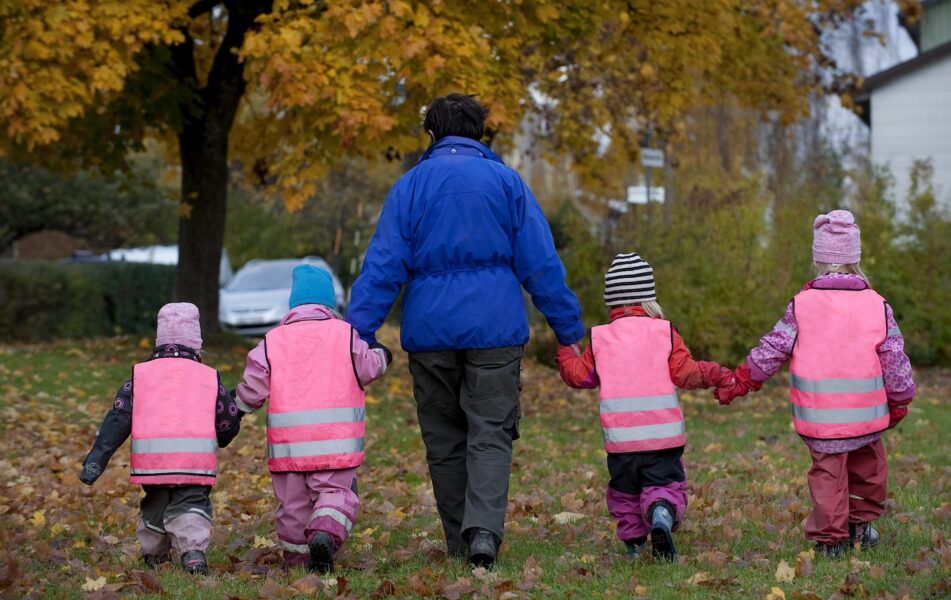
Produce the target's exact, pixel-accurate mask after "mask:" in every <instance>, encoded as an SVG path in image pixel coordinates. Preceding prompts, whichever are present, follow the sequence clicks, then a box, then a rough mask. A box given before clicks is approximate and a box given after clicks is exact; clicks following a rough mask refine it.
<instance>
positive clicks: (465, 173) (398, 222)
mask: <svg viewBox="0 0 951 600" xmlns="http://www.w3.org/2000/svg"><path fill="white" fill-rule="evenodd" d="M404 284H405V285H406V293H405V294H404V296H403V306H402V317H401V323H400V326H401V333H400V335H401V342H402V345H403V348H404V349H405V350H407V351H408V352H429V351H439V350H463V349H470V348H498V347H501V346H513V345H520V344H525V343H526V342H528V319H527V316H526V314H525V304H524V301H523V298H522V290H521V286H524V287H525V289H526V290H528V292H529V294H531V297H532V301H533V302H534V303H535V306H537V307H538V309H539V310H540V311H541V312H542V313H543V314H544V315H545V317H546V318H547V320H548V324H549V325H550V326H551V328H552V329H553V330H554V331H555V335H556V336H557V337H558V341H560V342H561V343H563V344H573V343H575V342H577V341H578V340H580V339H581V338H582V337H584V333H585V329H584V325H583V324H582V322H581V306H580V305H579V304H578V299H577V298H576V297H575V295H574V293H572V291H571V290H570V289H568V286H567V285H566V283H565V268H564V266H563V265H562V264H561V259H559V258H558V253H557V252H556V251H555V245H554V243H553V241H552V237H551V230H550V229H549V227H548V222H547V221H546V220H545V216H544V214H542V211H541V208H540V207H539V206H538V202H537V201H536V200H535V197H534V196H532V193H531V191H529V189H528V187H527V186H526V185H525V183H524V182H523V181H522V179H521V178H520V177H519V176H518V173H516V172H515V171H514V170H513V169H511V168H509V167H507V166H506V165H505V164H504V163H503V162H502V161H501V159H499V157H497V156H496V155H495V154H493V153H492V151H491V150H489V149H488V148H487V147H485V146H484V145H482V144H480V143H479V142H476V141H474V140H471V139H468V138H464V137H455V136H448V137H444V138H442V139H440V140H439V141H438V142H436V143H435V144H433V145H432V146H430V148H429V149H428V150H427V151H426V153H425V154H424V155H423V158H422V160H421V161H420V163H419V164H418V165H416V167H414V168H413V169H412V170H410V171H409V172H408V173H406V174H405V175H403V177H401V178H400V179H399V181H397V182H396V184H395V185H394V186H393V188H392V189H391V190H390V193H389V194H388V195H387V197H386V202H385V203H384V204H383V212H382V213H381V214H380V220H379V222H378V223H377V226H376V232H375V233H374V234H373V238H372V239H371V240H370V247H369V249H368V250H367V254H366V258H365V259H364V261H363V269H362V270H361V272H360V277H359V278H357V281H356V282H355V283H354V284H353V289H352V292H351V298H350V306H349V308H348V310H347V320H348V321H349V322H350V323H351V324H352V325H353V326H354V327H355V328H356V329H357V331H359V332H360V335H361V337H363V339H364V340H366V341H368V342H372V341H375V333H376V331H377V329H379V328H380V325H382V324H383V320H384V319H385V318H386V315H387V313H389V311H390V308H391V307H392V306H393V303H394V302H395V301H396V298H397V296H398V295H399V292H400V289H401V288H402V287H403V285H404Z"/></svg>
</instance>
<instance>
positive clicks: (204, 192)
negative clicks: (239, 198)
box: [175, 122, 228, 333]
mask: <svg viewBox="0 0 951 600" xmlns="http://www.w3.org/2000/svg"><path fill="white" fill-rule="evenodd" d="M214 138H218V139H214ZM221 138H223V139H221ZM178 139H179V150H180V153H181V158H182V202H183V203H184V205H185V208H184V210H183V212H182V216H181V217H180V218H179V222H178V248H179V253H178V269H177V270H176V272H175V300H176V301H180V302H192V303H194V304H195V305H196V306H198V308H199V310H200V312H201V329H202V331H203V332H205V333H214V332H216V331H218V330H219V325H218V282H219V270H220V265H221V248H222V245H223V242H224V232H225V216H226V210H227V195H228V135H227V132H224V135H223V136H222V135H215V136H212V135H208V133H207V129H206V127H205V123H201V122H199V123H190V124H189V125H187V126H186V128H185V130H184V131H183V132H182V133H181V134H180V135H179V138H178Z"/></svg>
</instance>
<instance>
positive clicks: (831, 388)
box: [789, 373, 885, 394]
mask: <svg viewBox="0 0 951 600" xmlns="http://www.w3.org/2000/svg"><path fill="white" fill-rule="evenodd" d="M789 387H791V388H793V389H794V390H799V391H800V392H812V393H814V394H867V393H869V392H877V391H878V390H881V389H884V388H885V379H884V378H883V377H882V376H881V375H879V376H878V377H869V378H868V379H806V378H805V377H800V376H799V375H793V374H791V373H790V375H789Z"/></svg>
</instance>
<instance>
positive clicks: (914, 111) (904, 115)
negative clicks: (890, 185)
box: [871, 56, 951, 203]
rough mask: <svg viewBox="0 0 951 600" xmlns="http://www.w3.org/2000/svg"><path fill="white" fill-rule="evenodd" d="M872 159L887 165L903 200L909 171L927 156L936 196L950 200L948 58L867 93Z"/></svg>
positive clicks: (950, 81)
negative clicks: (931, 168) (915, 161)
mask: <svg viewBox="0 0 951 600" xmlns="http://www.w3.org/2000/svg"><path fill="white" fill-rule="evenodd" d="M871 103H872V111H871V112H872V128H871V129H872V139H871V145H872V161H873V162H874V163H876V164H880V165H888V166H889V167H890V168H891V171H892V174H893V175H894V176H895V193H896V195H897V197H898V198H900V199H904V198H905V197H906V196H907V193H908V186H909V185H910V179H909V170H910V169H911V165H912V162H913V161H914V160H916V159H925V158H930V159H931V163H932V165H933V166H934V185H935V189H936V192H937V196H938V198H939V199H940V200H943V201H944V202H949V203H951V56H946V57H944V58H943V59H941V60H939V61H936V62H934V63H931V64H929V65H927V66H924V67H921V68H920V69H918V70H916V71H913V72H911V73H908V74H906V75H903V76H901V77H899V78H897V79H894V80H893V81H890V82H889V83H887V84H886V85H884V86H883V87H881V88H879V89H876V90H873V91H872V98H871Z"/></svg>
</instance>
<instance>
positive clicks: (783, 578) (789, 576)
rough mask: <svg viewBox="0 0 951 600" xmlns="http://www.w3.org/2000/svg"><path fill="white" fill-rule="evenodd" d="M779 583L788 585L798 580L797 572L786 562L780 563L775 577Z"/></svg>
mask: <svg viewBox="0 0 951 600" xmlns="http://www.w3.org/2000/svg"><path fill="white" fill-rule="evenodd" d="M774 576H775V577H776V581H778V582H779V583H787V582H790V581H792V580H793V579H795V578H796V571H795V569H793V568H792V567H790V566H789V563H787V562H786V561H785V560H781V561H779V565H777V566H776V573H775V575H774Z"/></svg>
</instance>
